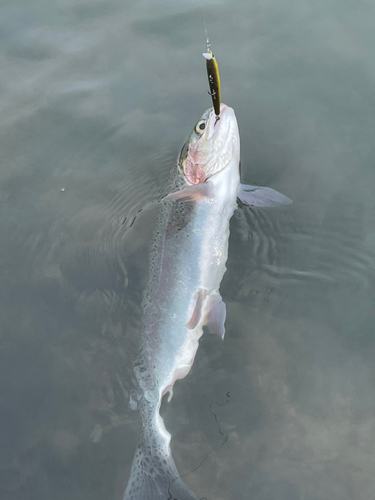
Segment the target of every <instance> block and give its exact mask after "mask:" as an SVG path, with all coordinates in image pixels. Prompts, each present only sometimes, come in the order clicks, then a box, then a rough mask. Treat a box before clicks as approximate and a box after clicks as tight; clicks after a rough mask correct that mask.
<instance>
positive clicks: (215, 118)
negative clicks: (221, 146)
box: [207, 103, 230, 141]
mask: <svg viewBox="0 0 375 500" xmlns="http://www.w3.org/2000/svg"><path fill="white" fill-rule="evenodd" d="M226 109H230V108H228V106H227V105H226V104H223V103H222V104H220V115H216V114H215V111H214V109H213V108H212V110H211V113H210V117H209V129H208V134H207V140H208V141H209V140H210V139H212V137H213V136H214V134H215V133H216V132H217V131H218V130H219V127H220V120H221V119H222V115H223V114H224V113H225V110H226Z"/></svg>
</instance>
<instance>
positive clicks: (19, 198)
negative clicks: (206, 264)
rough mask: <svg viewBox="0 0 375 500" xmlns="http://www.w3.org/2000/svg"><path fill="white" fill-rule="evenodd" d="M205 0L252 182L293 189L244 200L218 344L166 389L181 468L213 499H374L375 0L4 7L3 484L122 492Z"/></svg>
mask: <svg viewBox="0 0 375 500" xmlns="http://www.w3.org/2000/svg"><path fill="white" fill-rule="evenodd" d="M202 8H204V11H205V14H206V19H207V26H208V31H209V34H210V38H211V42H212V45H213V48H214V51H215V53H216V56H217V58H218V61H219V65H220V71H221V79H222V98H223V101H224V102H225V103H226V104H228V105H230V106H232V107H233V108H234V109H235V111H236V114H237V118H238V122H239V127H240V133H241V139H242V155H241V158H242V179H243V181H244V182H246V183H250V184H259V185H268V186H270V187H273V188H275V189H277V190H279V191H281V192H282V193H284V194H286V195H287V196H289V197H290V198H292V199H293V201H294V204H293V205H291V206H288V207H283V208H280V209H263V210H254V209H252V210H250V209H244V210H242V211H239V212H237V213H236V215H235V216H234V218H233V219H232V223H231V238H230V252H229V260H228V272H227V274H226V276H225V278H224V281H223V286H222V296H223V298H224V300H225V302H226V304H227V321H226V330H227V333H226V338H225V341H224V342H220V341H219V339H216V338H212V337H209V336H204V337H203V338H202V340H201V347H200V349H199V351H198V354H197V358H196V361H195V364H194V366H193V369H192V371H191V373H190V375H189V376H188V377H187V378H186V379H185V380H183V381H180V382H178V383H177V384H176V386H175V391H174V397H173V400H172V402H171V403H170V404H169V405H163V408H162V413H163V415H164V418H165V422H166V426H167V428H168V429H169V430H170V432H171V433H172V451H173V455H174V457H175V460H176V463H177V467H178V469H179V471H180V473H181V475H184V481H185V482H186V484H187V485H188V486H189V487H190V488H191V489H192V490H193V491H194V492H195V493H196V494H197V496H198V498H204V497H205V498H207V499H208V500H230V499H236V500H249V499H251V500H352V499H353V498H356V499H358V500H362V499H363V500H365V499H366V500H367V499H368V498H372V497H373V491H374V490H375V479H374V468H375V452H374V449H375V432H374V431H375V368H374V361H373V360H374V356H375V343H374V323H375V307H374V295H375V269H374V264H375V260H374V257H375V251H374V244H375V231H374V225H375V201H374V200H375V198H374V195H373V193H374V189H375V169H374V156H375V155H374V147H373V143H374V140H373V131H374V126H375V118H374V116H375V114H374V113H375V108H374V88H375V85H374V84H375V62H374V58H373V47H374V43H375V35H374V30H373V18H374V15H375V7H374V5H373V4H372V3H371V2H367V1H365V0H360V1H357V2H351V1H344V2H343V1H340V2H339V1H338V0H333V1H332V2H329V3H327V2H318V3H316V2H312V1H311V0H302V1H299V2H296V1H291V0H288V1H285V2H281V3H280V2H277V1H276V0H273V1H271V2H259V1H254V2H247V1H232V2H229V1H227V2H226V1H222V2H207V3H205V4H204V5H203V6H202V3H201V2H196V1H187V2H171V1H167V0H166V1H162V2H159V1H158V2H155V1H140V2H127V1H117V0H106V1H104V0H97V1H94V0H92V1H89V2H87V1H80V0H78V1H77V0H74V1H73V0H59V1H57V2H52V3H51V2H49V3H46V2H42V1H41V0H33V1H32V2H23V1H21V0H15V1H12V2H4V3H3V4H2V9H1V16H0V19H1V21H0V24H1V30H0V33H1V37H0V43H1V45H0V57H1V63H2V72H1V75H0V85H1V90H2V92H1V100H0V106H1V114H0V141H1V144H0V151H1V172H0V204H1V210H0V230H1V235H2V239H1V245H0V272H1V276H2V279H1V281H0V292H1V295H0V317H1V328H0V335H1V337H0V338H1V344H0V347H1V349H0V389H1V390H0V398H1V413H0V424H1V429H2V432H1V437H0V447H1V450H2V453H1V456H0V492H1V493H0V497H1V498H2V500H34V499H35V500H50V499H51V498H53V499H54V500H60V499H61V500H66V499H67V498H69V499H70V500H75V499H76V500H84V499H90V500H104V499H105V500H110V499H114V500H120V499H121V498H122V494H123V491H124V488H125V484H126V481H127V477H128V474H129V471H130V466H131V461H132V457H133V453H134V449H135V445H136V440H137V432H138V415H137V413H135V412H132V411H131V410H130V409H129V407H128V398H129V391H130V390H131V388H132V373H131V357H132V355H133V354H134V351H135V347H136V343H137V338H138V332H139V322H140V314H141V310H140V301H141V294H142V290H143V289H144V287H145V284H146V282H147V255H148V242H149V238H150V234H151V231H152V226H153V223H154V220H155V210H156V207H157V203H152V202H153V201H154V200H157V199H158V198H159V197H160V196H161V193H162V192H163V188H164V186H165V184H166V181H167V178H168V172H169V169H170V168H171V167H172V166H173V164H174V161H175V158H176V156H177V153H178V151H179V149H180V148H181V146H182V144H183V143H184V141H185V140H186V138H187V137H188V135H189V134H190V130H191V128H192V127H193V125H194V124H195V122H196V121H197V120H198V118H199V117H200V116H201V114H202V113H203V111H204V110H205V109H206V108H207V107H209V105H210V100H209V97H208V96H207V93H206V90H207V81H206V75H205V69H204V60H203V58H202V56H201V53H202V52H203V51H204V48H205V46H204V43H205V35H204V27H203V21H202ZM141 209H143V210H142V212H140V213H138V212H139V210H141ZM137 214H138V217H136V215H137ZM135 217H136V218H135Z"/></svg>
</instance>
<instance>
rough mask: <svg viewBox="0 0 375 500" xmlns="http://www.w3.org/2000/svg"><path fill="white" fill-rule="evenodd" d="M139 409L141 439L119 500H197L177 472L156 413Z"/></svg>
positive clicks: (161, 424) (162, 425) (168, 439)
mask: <svg viewBox="0 0 375 500" xmlns="http://www.w3.org/2000/svg"><path fill="white" fill-rule="evenodd" d="M146 404H147V403H146ZM142 406H143V408H141V415H142V435H141V439H140V442H139V444H138V448H137V451H136V453H135V456H134V459H133V464H132V468H131V471H130V476H129V481H128V485H127V487H126V490H125V493H124V499H123V500H198V499H197V497H196V496H195V495H194V493H192V492H191V491H190V490H189V488H188V487H187V486H186V485H185V484H184V483H183V482H182V479H181V477H180V475H179V473H178V472H177V468H176V465H175V463H174V461H173V458H172V454H171V450H170V447H169V441H170V434H168V432H167V431H166V430H165V427H164V423H163V420H162V418H161V417H160V415H159V411H158V409H155V408H152V407H151V408H150V407H149V408H147V409H146V408H145V405H144V404H143V405H142ZM150 410H153V411H152V413H151V411H150ZM147 417H148V418H147Z"/></svg>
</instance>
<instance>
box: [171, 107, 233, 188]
mask: <svg viewBox="0 0 375 500" xmlns="http://www.w3.org/2000/svg"><path fill="white" fill-rule="evenodd" d="M234 157H236V159H238V163H239V159H240V136H239V132H238V125H237V120H236V115H235V114H234V111H233V109H232V108H230V107H229V106H226V105H225V104H221V106H220V115H219V116H216V115H215V112H214V109H213V108H209V109H207V110H206V111H205V112H204V113H203V115H202V117H201V118H200V120H199V121H198V122H197V124H196V125H195V127H194V129H193V132H192V133H191V135H190V137H189V139H188V141H187V142H186V144H185V145H184V146H183V148H182V150H181V153H180V156H179V159H178V165H179V169H180V171H181V173H182V175H183V176H184V178H185V181H186V182H187V184H189V185H193V184H200V183H202V182H205V181H206V180H208V179H209V178H210V177H211V176H212V175H214V174H216V173H217V172H220V171H221V170H223V169H224V168H225V167H226V166H227V165H228V164H229V162H230V161H231V160H232V159H233V158H234Z"/></svg>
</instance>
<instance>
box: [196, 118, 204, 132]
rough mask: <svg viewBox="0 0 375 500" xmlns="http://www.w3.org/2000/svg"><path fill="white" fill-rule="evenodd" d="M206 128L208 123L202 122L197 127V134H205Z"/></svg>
mask: <svg viewBox="0 0 375 500" xmlns="http://www.w3.org/2000/svg"><path fill="white" fill-rule="evenodd" d="M205 128H206V122H205V121H204V120H200V121H199V122H198V123H197V124H196V125H195V131H196V133H197V134H203V131H204V129H205Z"/></svg>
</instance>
